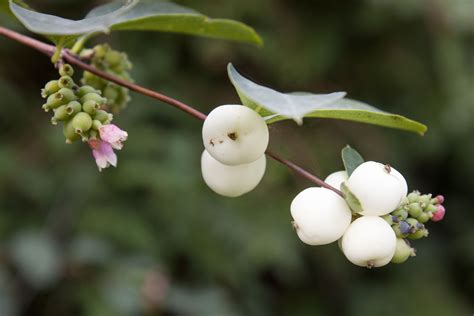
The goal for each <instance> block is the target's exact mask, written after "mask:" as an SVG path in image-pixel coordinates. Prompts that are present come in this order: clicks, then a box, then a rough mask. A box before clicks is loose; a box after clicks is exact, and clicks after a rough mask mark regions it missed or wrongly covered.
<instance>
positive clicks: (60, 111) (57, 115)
mask: <svg viewBox="0 0 474 316" xmlns="http://www.w3.org/2000/svg"><path fill="white" fill-rule="evenodd" d="M53 118H54V120H55V121H64V120H66V119H68V118H69V114H68V112H67V106H66V105H61V106H60V107H58V108H56V109H55V110H54V117H53Z"/></svg>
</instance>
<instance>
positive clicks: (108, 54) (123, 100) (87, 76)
mask: <svg viewBox="0 0 474 316" xmlns="http://www.w3.org/2000/svg"><path fill="white" fill-rule="evenodd" d="M81 56H82V57H90V59H91V65H92V66H94V67H95V68H97V69H100V70H102V71H104V72H106V73H109V74H111V75H113V76H115V77H118V78H120V79H123V80H127V81H132V78H131V77H130V70H131V69H132V63H131V62H130V60H129V59H128V56H127V54H125V53H122V52H119V51H116V50H113V49H112V48H111V47H110V46H109V45H107V44H101V45H97V46H95V47H94V48H92V49H85V50H83V51H82V52H81ZM82 83H83V84H87V85H90V86H92V87H94V88H95V89H97V90H100V91H102V95H103V96H104V97H106V98H107V103H106V108H107V109H108V110H109V111H111V112H112V113H118V112H120V111H121V110H123V109H124V108H125V107H126V106H127V104H128V102H129V101H130V95H129V90H128V89H127V88H125V87H122V86H119V85H116V84H115V83H113V82H110V81H107V80H105V79H103V78H100V77H98V76H96V75H94V74H93V73H91V72H88V71H84V74H83V77H82Z"/></svg>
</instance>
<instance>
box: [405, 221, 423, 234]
mask: <svg viewBox="0 0 474 316" xmlns="http://www.w3.org/2000/svg"><path fill="white" fill-rule="evenodd" d="M405 222H407V223H408V225H410V233H414V232H416V231H418V230H419V229H420V225H422V224H420V223H419V222H418V221H417V220H416V219H415V218H413V217H409V218H407V219H406V220H405ZM421 227H422V226H421Z"/></svg>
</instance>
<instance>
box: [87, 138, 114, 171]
mask: <svg viewBox="0 0 474 316" xmlns="http://www.w3.org/2000/svg"><path fill="white" fill-rule="evenodd" d="M89 146H90V147H91V148H92V155H93V156H94V158H95V162H96V164H97V167H99V171H102V169H104V168H107V167H109V166H114V167H116V166H117V155H116V154H115V153H114V149H113V148H112V144H110V143H108V142H105V141H102V140H99V139H92V140H90V141H89Z"/></svg>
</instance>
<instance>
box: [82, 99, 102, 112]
mask: <svg viewBox="0 0 474 316" xmlns="http://www.w3.org/2000/svg"><path fill="white" fill-rule="evenodd" d="M99 108H100V106H99V104H97V102H95V101H92V100H89V101H86V102H84V104H83V105H82V109H83V110H84V112H86V113H89V114H90V115H94V114H95V113H96V112H97V110H98V109H99Z"/></svg>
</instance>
